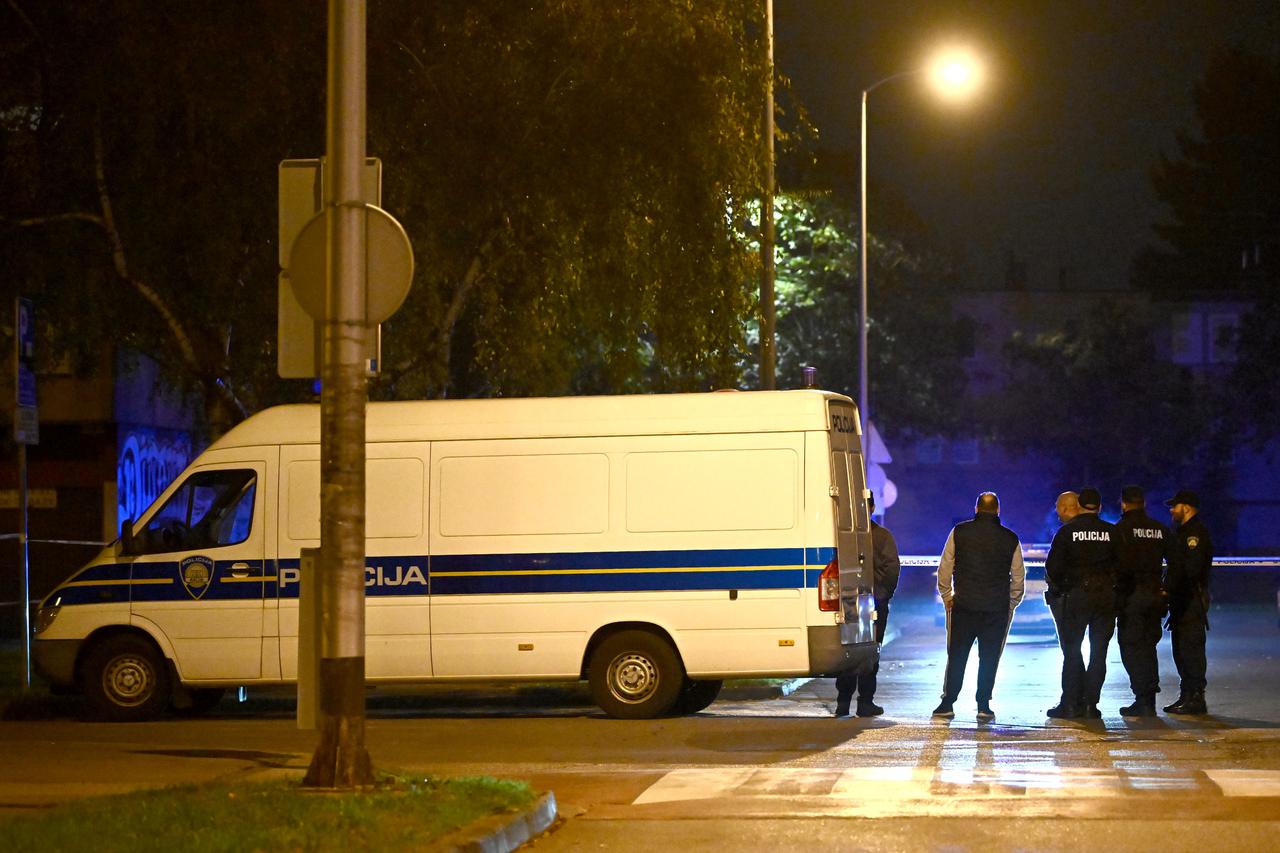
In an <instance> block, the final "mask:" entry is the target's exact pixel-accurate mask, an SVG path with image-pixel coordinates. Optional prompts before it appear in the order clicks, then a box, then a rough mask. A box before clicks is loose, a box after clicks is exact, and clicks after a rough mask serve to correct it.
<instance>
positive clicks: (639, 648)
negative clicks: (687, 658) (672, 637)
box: [589, 631, 684, 720]
mask: <svg viewBox="0 0 1280 853" xmlns="http://www.w3.org/2000/svg"><path fill="white" fill-rule="evenodd" d="M589 681H590V684H591V698H593V699H594V700H595V702H596V704H597V705H599V706H600V707H601V708H603V709H604V712H605V713H606V714H608V715H609V716H610V717H617V718H619V719H624V720H645V719H651V718H653V717H660V716H662V715H663V714H665V713H667V712H668V711H670V710H671V708H672V707H673V706H674V705H675V703H676V699H677V698H679V696H680V691H681V689H682V688H683V687H684V667H682V666H681V665H680V658H679V656H678V655H677V654H676V652H675V649H673V648H671V644H670V643H668V642H667V641H666V640H663V639H661V638H660V637H657V636H655V635H653V634H650V633H648V632H647V631H619V632H618V633H617V634H614V635H613V636H612V637H609V638H608V639H606V640H605V641H604V642H602V643H601V644H600V646H599V648H597V649H596V650H595V653H594V654H592V656H591V668H590V676H589Z"/></svg>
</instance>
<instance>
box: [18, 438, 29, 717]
mask: <svg viewBox="0 0 1280 853" xmlns="http://www.w3.org/2000/svg"><path fill="white" fill-rule="evenodd" d="M27 523H28V518H27V445H26V443H25V442H21V441H20V442H18V560H19V562H20V563H21V564H22V583H21V586H20V589H19V595H18V600H19V602H20V603H21V606H22V656H23V657H22V659H23V666H22V689H23V690H24V691H26V690H29V689H30V688H31V555H30V549H29V547H28V543H29V541H30V540H29V533H30V531H29V529H28V527H27Z"/></svg>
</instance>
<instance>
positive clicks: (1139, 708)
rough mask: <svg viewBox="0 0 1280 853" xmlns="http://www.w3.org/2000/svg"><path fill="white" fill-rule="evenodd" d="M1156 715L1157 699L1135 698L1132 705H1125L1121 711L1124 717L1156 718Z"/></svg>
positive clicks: (1150, 697)
mask: <svg viewBox="0 0 1280 853" xmlns="http://www.w3.org/2000/svg"><path fill="white" fill-rule="evenodd" d="M1155 715H1156V697H1155V696H1151V695H1147V696H1135V697H1133V704H1132V705H1125V706H1124V707H1123V708H1121V709H1120V716H1122V717H1154V716H1155Z"/></svg>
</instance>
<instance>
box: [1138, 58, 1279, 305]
mask: <svg viewBox="0 0 1280 853" xmlns="http://www.w3.org/2000/svg"><path fill="white" fill-rule="evenodd" d="M1194 97H1195V113H1196V122H1197V125H1198V127H1197V128H1196V129H1195V131H1191V132H1188V131H1184V132H1182V133H1179V134H1178V153H1177V155H1176V156H1174V157H1170V156H1168V155H1165V156H1162V157H1161V159H1160V162H1159V163H1158V164H1157V165H1156V167H1155V168H1154V169H1153V171H1152V184H1153V186H1154V188H1155V191H1156V194H1157V196H1158V197H1159V198H1160V200H1161V201H1162V202H1164V203H1165V205H1167V207H1168V209H1169V214H1170V218H1169V219H1168V220H1166V221H1165V222H1162V223H1158V224H1157V225H1156V226H1155V232H1156V234H1157V236H1158V237H1160V239H1161V241H1162V244H1163V245H1161V246H1157V247H1150V248H1148V249H1146V250H1145V251H1144V252H1143V253H1142V254H1141V255H1139V257H1138V258H1137V260H1136V262H1135V264H1134V272H1133V278H1134V283H1135V284H1137V285H1138V286H1139V287H1141V288H1144V289H1147V290H1151V291H1155V292H1158V293H1186V292H1203V291H1214V290H1233V289H1236V288H1238V287H1240V286H1241V285H1242V284H1243V283H1244V281H1245V279H1246V278H1247V276H1246V275H1245V273H1247V271H1248V270H1249V269H1250V267H1251V266H1253V265H1255V264H1256V263H1263V262H1265V263H1266V264H1268V265H1269V267H1270V270H1271V275H1272V276H1273V280H1274V276H1275V274H1276V270H1277V262H1278V261H1280V257H1278V256H1280V228H1278V227H1277V224H1278V223H1280V62H1277V61H1276V60H1273V59H1264V58H1262V57H1258V56H1253V55H1250V54H1247V53H1244V52H1242V51H1240V50H1225V51H1220V52H1219V53H1217V54H1216V55H1215V56H1214V57H1213V59H1212V60H1211V61H1210V63H1209V66H1208V68H1207V69H1206V71H1205V76H1204V79H1203V80H1202V81H1201V83H1200V84H1199V85H1198V86H1197V87H1196V91H1195V96H1194ZM1264 259H1265V260H1264Z"/></svg>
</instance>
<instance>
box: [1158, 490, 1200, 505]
mask: <svg viewBox="0 0 1280 853" xmlns="http://www.w3.org/2000/svg"><path fill="white" fill-rule="evenodd" d="M1177 504H1186V505H1187V506H1193V507H1195V508H1196V509H1199V508H1200V496H1199V495H1197V494H1196V493H1195V492H1193V491H1191V490H1190V489H1178V493H1177V494H1176V495H1174V496H1173V497H1171V498H1169V500H1167V501H1165V502H1164V505H1165V506H1176V505H1177Z"/></svg>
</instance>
